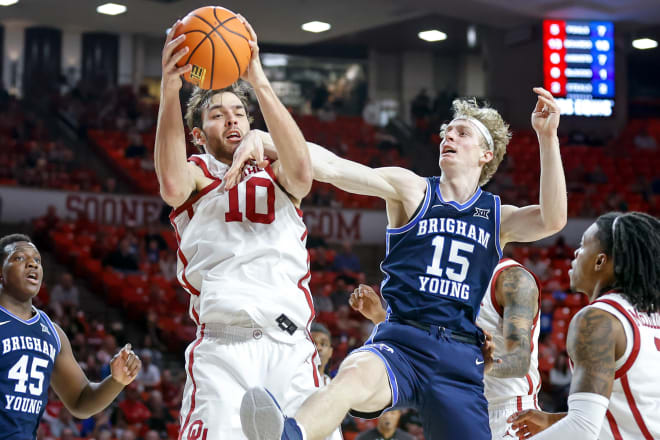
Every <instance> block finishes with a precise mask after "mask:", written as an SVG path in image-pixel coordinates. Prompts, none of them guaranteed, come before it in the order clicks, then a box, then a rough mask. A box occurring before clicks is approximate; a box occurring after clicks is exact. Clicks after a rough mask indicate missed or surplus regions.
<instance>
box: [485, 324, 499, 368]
mask: <svg viewBox="0 0 660 440" xmlns="http://www.w3.org/2000/svg"><path fill="white" fill-rule="evenodd" d="M483 332H484V336H485V338H486V340H485V341H484V343H483V344H481V354H482V355H483V357H484V373H488V372H489V371H490V370H492V369H493V364H501V363H502V359H500V358H496V357H495V355H494V353H495V343H494V342H493V335H491V334H490V333H488V332H487V331H486V330H483Z"/></svg>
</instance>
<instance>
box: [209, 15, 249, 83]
mask: <svg viewBox="0 0 660 440" xmlns="http://www.w3.org/2000/svg"><path fill="white" fill-rule="evenodd" d="M216 9H217V8H213V16H214V17H215V19H216V20H218V23H220V26H222V28H223V29H224V30H226V31H227V32H229V33H230V34H234V35H236V36H238V37H241V38H242V39H244V40H245V41H250V39H249V38H245V35H241V34H239V33H238V32H236V31H233V30H231V29H229V28H228V27H227V26H225V23H227V22H229V21H231V20H234V19H236V18H237V17H236V16H235V15H234V16H233V17H229V18H228V19H226V20H225V21H220V19H219V18H218V16H217V15H216V14H215V11H216ZM216 32H217V31H216ZM223 40H224V38H223ZM229 49H230V50H231V51H232V53H233V52H234V51H233V50H232V49H231V48H229ZM250 52H252V48H250ZM234 59H236V64H237V65H238V75H239V76H240V75H241V63H239V62H238V59H237V58H236V57H234ZM249 62H250V61H249V60H248V63H249Z"/></svg>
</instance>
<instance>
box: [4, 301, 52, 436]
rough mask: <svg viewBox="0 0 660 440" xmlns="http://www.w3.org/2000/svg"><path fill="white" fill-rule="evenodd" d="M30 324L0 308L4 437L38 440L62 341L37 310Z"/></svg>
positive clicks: (50, 324) (43, 314)
mask: <svg viewBox="0 0 660 440" xmlns="http://www.w3.org/2000/svg"><path fill="white" fill-rule="evenodd" d="M33 310H34V311H35V315H34V316H33V317H32V318H30V319H29V320H28V321H24V320H22V319H21V318H19V317H17V316H15V315H14V314H12V313H11V312H9V311H8V310H6V309H5V308H3V307H0V433H1V434H0V437H2V438H3V439H16V440H18V439H20V440H25V439H28V438H36V435H37V428H38V427H39V419H40V418H41V415H42V414H43V412H44V410H45V408H46V403H47V402H48V387H49V386H50V375H51V373H52V372H53V366H54V364H55V358H56V357H57V355H58V353H59V352H60V348H61V344H60V338H59V335H58V334H57V331H56V330H55V326H54V325H53V323H52V322H51V320H50V319H49V318H48V316H46V314H45V313H44V312H42V311H40V310H37V309H36V308H34V307H33Z"/></svg>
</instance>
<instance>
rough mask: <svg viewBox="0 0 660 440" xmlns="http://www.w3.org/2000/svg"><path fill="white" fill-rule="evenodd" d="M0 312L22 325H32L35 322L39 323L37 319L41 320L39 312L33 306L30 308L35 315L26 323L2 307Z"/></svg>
mask: <svg viewBox="0 0 660 440" xmlns="http://www.w3.org/2000/svg"><path fill="white" fill-rule="evenodd" d="M0 310H2V311H3V312H5V313H6V314H7V315H9V316H10V317H11V318H14V319H15V320H17V321H20V322H22V323H23V324H26V325H32V324H34V323H35V322H37V321H39V319H40V318H41V315H40V314H39V310H37V308H36V307H35V306H32V310H33V311H34V312H36V314H35V315H34V316H33V317H32V318H30V319H28V320H27V321H25V320H24V319H21V318H19V317H18V316H16V315H14V314H13V313H12V312H10V311H9V310H7V309H5V308H4V307H2V306H0Z"/></svg>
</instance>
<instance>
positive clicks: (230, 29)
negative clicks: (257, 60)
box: [174, 6, 251, 89]
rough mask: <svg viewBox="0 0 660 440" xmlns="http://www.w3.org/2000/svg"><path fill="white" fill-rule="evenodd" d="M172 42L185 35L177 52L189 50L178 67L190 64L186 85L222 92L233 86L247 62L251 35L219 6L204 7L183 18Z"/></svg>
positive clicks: (234, 15) (230, 13) (234, 16)
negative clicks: (223, 89) (190, 84)
mask: <svg viewBox="0 0 660 440" xmlns="http://www.w3.org/2000/svg"><path fill="white" fill-rule="evenodd" d="M181 21H182V24H181V26H179V29H177V32H176V35H175V36H174V38H176V37H178V36H179V35H181V34H186V39H185V40H184V41H183V43H182V44H181V45H180V46H179V47H178V48H177V49H176V50H180V49H182V48H183V47H184V46H188V49H189V51H188V53H187V54H186V55H185V56H184V57H183V58H181V60H179V62H178V63H177V66H178V67H181V66H185V65H186V64H192V70H191V71H189V72H187V73H186V74H185V75H184V78H185V79H186V81H188V82H190V83H192V84H195V85H196V86H199V87H201V88H202V89H221V88H223V87H227V86H228V85H230V84H232V83H234V82H236V81H237V80H238V78H239V77H240V76H241V75H242V74H243V72H245V69H247V66H248V62H249V61H250V55H251V50H250V45H249V44H248V40H249V39H250V33H249V32H248V30H247V28H246V27H245V26H244V25H243V23H241V22H240V20H239V19H238V17H237V16H236V14H234V13H233V12H231V11H230V10H228V9H225V8H221V7H219V6H205V7H203V8H199V9H195V10H194V11H192V12H191V13H189V14H188V15H186V16H185V17H184V18H183V20H181Z"/></svg>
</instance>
